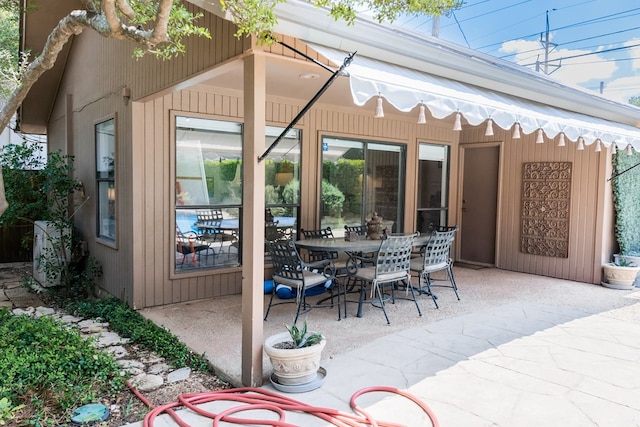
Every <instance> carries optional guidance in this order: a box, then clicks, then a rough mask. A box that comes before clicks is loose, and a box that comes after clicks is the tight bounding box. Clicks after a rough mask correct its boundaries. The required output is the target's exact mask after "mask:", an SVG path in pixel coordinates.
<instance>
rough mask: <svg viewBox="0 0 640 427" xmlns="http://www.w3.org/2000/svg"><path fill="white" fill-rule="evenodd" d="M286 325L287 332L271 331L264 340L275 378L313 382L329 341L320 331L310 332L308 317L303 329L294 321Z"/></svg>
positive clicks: (290, 382)
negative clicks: (273, 333) (275, 332)
mask: <svg viewBox="0 0 640 427" xmlns="http://www.w3.org/2000/svg"><path fill="white" fill-rule="evenodd" d="M285 326H286V325H285ZM286 328H287V332H281V333H279V334H275V335H272V336H270V337H268V338H267V339H266V340H265V342H264V351H265V353H266V354H267V356H269V360H270V361H271V365H272V366H273V376H274V377H275V381H276V382H277V383H279V384H283V385H301V384H307V383H310V382H312V381H313V380H314V379H316V377H317V375H318V370H319V369H320V358H321V356H322V350H323V349H324V346H325V345H326V343H327V341H326V339H325V337H324V336H323V335H322V334H321V333H319V332H309V331H308V330H307V322H306V321H305V322H304V325H303V326H302V329H299V328H298V327H297V326H296V325H295V324H293V325H291V326H286Z"/></svg>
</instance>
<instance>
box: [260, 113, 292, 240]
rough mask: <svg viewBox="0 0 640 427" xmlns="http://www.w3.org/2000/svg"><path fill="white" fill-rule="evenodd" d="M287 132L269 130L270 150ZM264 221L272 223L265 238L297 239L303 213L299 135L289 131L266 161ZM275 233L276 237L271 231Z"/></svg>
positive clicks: (272, 128)
mask: <svg viewBox="0 0 640 427" xmlns="http://www.w3.org/2000/svg"><path fill="white" fill-rule="evenodd" d="M283 130H284V129H282V128H279V127H271V126H267V129H266V133H267V135H266V146H267V147H269V146H270V145H271V143H273V142H274V141H275V139H276V138H277V137H278V136H280V134H281V133H282V132H283ZM265 205H266V210H265V220H266V221H268V222H273V224H272V225H273V227H272V228H267V229H265V233H266V234H267V235H266V238H267V239H269V238H270V236H276V237H278V238H289V239H295V236H296V233H297V226H298V224H299V222H298V217H299V212H300V131H299V130H297V129H291V130H289V131H288V132H287V133H286V135H284V136H283V137H282V138H281V139H280V141H279V142H278V145H277V146H276V147H275V148H274V149H273V150H272V151H271V152H270V153H269V157H268V158H267V159H266V160H265ZM273 230H276V233H275V234H272V233H269V231H273Z"/></svg>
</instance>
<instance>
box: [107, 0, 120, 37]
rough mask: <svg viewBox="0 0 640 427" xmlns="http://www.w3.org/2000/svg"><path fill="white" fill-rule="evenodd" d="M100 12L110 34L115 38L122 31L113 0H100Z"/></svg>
mask: <svg viewBox="0 0 640 427" xmlns="http://www.w3.org/2000/svg"><path fill="white" fill-rule="evenodd" d="M102 13H103V14H104V17H105V19H106V21H107V24H108V25H109V29H110V32H111V34H112V35H113V36H114V37H116V38H117V37H118V36H119V35H120V34H121V32H122V22H121V21H120V18H119V17H118V9H116V2H115V0H102Z"/></svg>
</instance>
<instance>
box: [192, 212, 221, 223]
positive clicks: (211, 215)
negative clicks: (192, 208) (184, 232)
mask: <svg viewBox="0 0 640 427" xmlns="http://www.w3.org/2000/svg"><path fill="white" fill-rule="evenodd" d="M196 216H197V218H198V222H211V221H220V220H221V219H222V209H197V210H196Z"/></svg>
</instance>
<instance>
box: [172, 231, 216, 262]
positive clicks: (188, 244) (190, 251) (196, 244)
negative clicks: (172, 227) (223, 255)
mask: <svg viewBox="0 0 640 427" xmlns="http://www.w3.org/2000/svg"><path fill="white" fill-rule="evenodd" d="M209 251H211V252H213V249H211V248H210V247H209V245H208V244H207V242H205V241H204V240H201V239H199V238H198V235H197V234H196V233H194V232H193V231H188V232H186V233H183V232H182V231H180V228H179V227H178V226H176V252H177V253H178V254H180V257H181V262H180V265H184V263H185V261H187V262H190V263H192V264H193V265H194V266H195V267H197V266H198V261H199V260H200V257H201V255H202V252H204V253H205V256H206V257H208V256H209ZM205 259H206V258H205Z"/></svg>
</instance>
